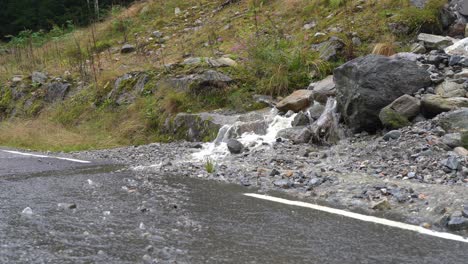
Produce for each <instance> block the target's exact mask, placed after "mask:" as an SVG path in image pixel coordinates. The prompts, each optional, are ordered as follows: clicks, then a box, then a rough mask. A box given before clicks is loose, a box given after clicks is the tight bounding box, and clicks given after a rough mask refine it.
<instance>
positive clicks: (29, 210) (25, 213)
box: [21, 207, 33, 215]
mask: <svg viewBox="0 0 468 264" xmlns="http://www.w3.org/2000/svg"><path fill="white" fill-rule="evenodd" d="M21 214H23V215H32V214H33V210H32V209H31V208H30V207H26V208H24V209H23V211H21Z"/></svg>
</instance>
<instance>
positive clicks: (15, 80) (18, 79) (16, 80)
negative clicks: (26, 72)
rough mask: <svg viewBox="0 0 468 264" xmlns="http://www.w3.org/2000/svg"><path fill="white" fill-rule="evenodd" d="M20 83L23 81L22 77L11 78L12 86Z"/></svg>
mask: <svg viewBox="0 0 468 264" xmlns="http://www.w3.org/2000/svg"><path fill="white" fill-rule="evenodd" d="M22 81H23V77H21V76H13V78H12V79H11V82H12V83H14V84H17V83H20V82H22Z"/></svg>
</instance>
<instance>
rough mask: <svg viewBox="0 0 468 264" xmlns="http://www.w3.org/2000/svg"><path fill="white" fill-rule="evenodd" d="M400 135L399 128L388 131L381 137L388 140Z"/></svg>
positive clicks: (397, 137)
mask: <svg viewBox="0 0 468 264" xmlns="http://www.w3.org/2000/svg"><path fill="white" fill-rule="evenodd" d="M400 137H401V132H400V131H399V130H392V131H390V132H387V133H386V134H385V135H384V136H383V139H384V140H385V141H389V140H390V139H399V138H400Z"/></svg>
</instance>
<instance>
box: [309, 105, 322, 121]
mask: <svg viewBox="0 0 468 264" xmlns="http://www.w3.org/2000/svg"><path fill="white" fill-rule="evenodd" d="M324 110H325V106H324V105H322V104H320V103H319V102H314V104H313V105H312V106H311V107H309V108H308V109H307V111H306V113H307V115H308V116H309V117H310V118H311V119H313V120H317V119H319V117H320V116H321V115H322V113H323V111H324Z"/></svg>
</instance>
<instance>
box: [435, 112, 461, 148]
mask: <svg viewBox="0 0 468 264" xmlns="http://www.w3.org/2000/svg"><path fill="white" fill-rule="evenodd" d="M436 122H437V124H438V125H440V126H441V127H442V128H443V129H445V130H446V131H448V132H451V133H457V132H459V133H461V134H462V142H463V135H464V133H466V132H468V108H462V109H459V110H455V111H452V112H449V113H445V114H442V115H439V116H438V117H437V120H436Z"/></svg>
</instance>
